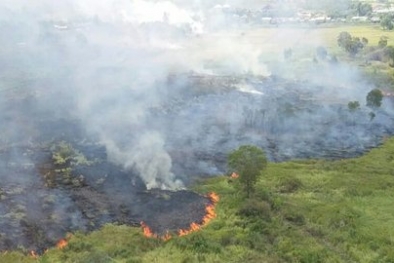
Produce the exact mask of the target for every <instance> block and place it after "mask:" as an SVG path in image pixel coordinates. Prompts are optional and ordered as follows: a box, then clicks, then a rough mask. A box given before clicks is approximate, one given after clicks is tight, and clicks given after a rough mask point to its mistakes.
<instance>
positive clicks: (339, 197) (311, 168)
mask: <svg viewBox="0 0 394 263" xmlns="http://www.w3.org/2000/svg"><path fill="white" fill-rule="evenodd" d="M393 164H394V139H389V140H387V141H386V142H385V144H384V145H383V146H381V147H380V148H378V149H374V150H372V151H371V152H370V153H368V154H366V155H365V156H362V157H360V158H356V159H347V160H340V161H324V160H305V161H292V162H285V163H269V164H268V166H267V169H266V170H265V172H264V176H262V177H260V178H259V180H258V182H257V185H256V191H255V193H254V194H253V196H252V197H251V198H249V199H244V198H243V195H242V194H240V193H239V190H237V188H236V187H234V183H233V182H232V180H229V179H228V178H227V177H216V178H212V179H209V180H203V181H201V182H200V183H198V184H197V185H196V186H195V190H196V191H198V192H202V193H207V192H210V191H214V192H217V193H218V194H219V195H220V197H221V201H220V202H219V203H218V205H217V209H216V210H217V214H218V217H217V218H216V219H215V220H213V221H212V222H211V223H210V224H209V225H207V226H206V227H204V228H203V230H202V231H200V232H196V233H193V234H190V235H188V236H185V237H177V238H173V239H171V240H169V241H167V242H164V241H161V240H157V239H149V238H145V237H144V236H143V235H142V231H141V230H140V229H137V228H131V227H126V226H116V225H107V226H105V227H104V228H103V229H101V230H100V231H96V232H93V233H91V234H89V235H84V234H81V233H76V234H75V235H74V236H73V237H72V238H71V240H70V241H69V245H68V246H67V247H66V248H65V249H63V250H59V249H56V248H52V249H50V250H49V251H48V252H47V253H46V254H45V255H44V256H42V257H40V258H39V259H38V260H36V259H33V258H30V256H23V255H21V254H18V253H16V252H13V253H4V254H1V255H0V261H1V262H3V263H15V262H23V263H24V262H40V263H57V262H62V263H67V262H70V263H71V262H73V263H87V262H95V263H97V262H119V263H120V262H122V263H126V262H311V263H312V262H313V263H314V262H393V261H394V252H393V249H392V247H393V244H394V228H393V227H392V226H393V225H394V206H393V205H392V200H393V197H394V176H393V174H394V165H393ZM235 180H237V179H235Z"/></svg>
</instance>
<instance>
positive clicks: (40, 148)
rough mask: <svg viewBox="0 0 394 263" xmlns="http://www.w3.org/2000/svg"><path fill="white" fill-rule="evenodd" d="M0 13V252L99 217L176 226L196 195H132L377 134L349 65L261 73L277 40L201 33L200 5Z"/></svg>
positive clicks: (325, 151) (352, 150)
mask: <svg viewBox="0 0 394 263" xmlns="http://www.w3.org/2000/svg"><path fill="white" fill-rule="evenodd" d="M138 5H139V6H138ZM195 6H196V2H193V7H195ZM197 6H198V5H197ZM153 9H154V10H153ZM146 10H148V11H149V10H150V11H149V12H148V14H147V13H146V12H147V11H146ZM152 10H153V11H152ZM0 12H1V14H2V16H1V24H0V26H1V29H2V30H1V31H0V39H1V40H2V46H1V50H0V55H1V59H0V67H1V69H2V71H1V79H0V84H1V94H2V96H1V98H0V102H1V103H0V107H1V112H0V121H1V125H2V130H1V137H0V140H1V147H0V149H1V163H0V165H1V167H2V172H1V174H0V175H1V184H0V209H1V212H2V213H1V215H2V216H0V225H1V227H0V248H1V249H12V248H15V247H18V246H19V245H22V246H23V247H25V248H26V249H44V248H45V247H47V246H48V245H51V244H54V242H56V240H57V239H59V238H61V237H62V236H64V235H65V233H66V232H73V231H76V230H84V231H89V230H93V229H97V228H98V227H100V226H101V225H102V224H104V223H108V222H119V223H125V224H136V223H138V222H139V221H140V220H144V221H146V222H147V223H148V225H151V226H152V227H153V228H154V229H155V230H156V231H158V232H164V231H165V230H166V229H170V230H176V229H177V228H185V227H187V226H188V225H189V224H190V223H191V222H193V221H195V220H200V219H201V218H202V216H203V214H204V207H205V205H206V203H207V202H208V200H207V199H206V198H204V197H202V196H199V195H196V194H193V193H190V192H187V191H179V192H171V191H158V190H155V191H151V192H149V191H148V192H146V191H145V190H146V189H147V188H161V189H172V190H174V189H182V188H184V187H185V186H187V185H188V184H189V183H191V182H192V181H193V179H194V178H198V177H201V176H212V175H217V174H221V173H224V172H226V167H225V162H226V154H227V153H228V152H229V151H230V150H232V149H234V148H236V147H237V146H239V145H243V144H254V145H258V146H260V147H262V148H264V149H265V151H266V153H267V155H268V157H269V159H270V160H271V161H283V160H287V159H293V158H311V157H313V158H344V157H352V156H357V155H360V154H362V153H363V152H365V151H366V150H368V149H370V148H372V147H375V146H377V145H378V144H379V143H381V141H382V138H383V137H384V136H386V135H391V134H392V133H393V127H394V126H393V118H392V106H391V101H390V100H389V99H385V100H384V103H383V105H382V107H381V108H380V109H377V110H374V111H375V115H376V116H375V117H374V118H371V117H370V115H369V113H370V112H371V109H370V108H368V107H366V106H365V96H366V95H367V93H368V92H369V91H370V90H371V89H372V88H373V85H371V84H369V83H367V82H365V81H364V80H363V79H362V75H361V74H360V73H359V72H357V70H354V69H352V68H350V67H348V66H345V65H341V64H339V65H331V64H327V63H326V64H324V65H325V66H322V67H319V68H317V67H316V66H313V67H312V66H311V68H310V70H308V71H307V72H306V73H305V74H304V75H302V76H297V78H295V77H294V76H292V77H291V78H290V77H289V74H288V72H287V70H286V69H287V67H286V64H285V63H278V64H275V67H269V66H267V65H266V64H265V63H263V61H264V57H265V56H266V53H265V52H266V51H265V48H266V47H267V46H270V45H277V46H278V47H277V48H278V49H279V50H283V48H286V47H287V45H288V43H286V46H281V45H280V44H278V43H283V41H280V40H281V39H283V33H280V32H279V31H278V33H277V34H273V35H272V39H271V41H272V42H270V43H266V44H265V45H262V46H259V45H253V44H251V43H249V39H248V38H247V36H248V35H247V34H246V37H245V36H244V35H242V34H241V33H240V32H239V31H231V32H228V31H226V30H225V28H219V31H220V32H207V31H204V30H210V27H209V25H207V26H205V25H204V21H209V22H212V19H204V17H205V16H206V17H208V15H209V14H206V13H204V12H206V9H205V7H204V10H201V11H200V10H192V9H191V8H187V5H186V6H185V5H181V6H177V5H175V4H174V3H170V2H165V3H163V2H161V4H159V3H154V2H143V1H133V2H128V1H105V2H104V1H102V2H94V3H93V2H90V1H79V2H76V1H66V2H62V3H61V4H60V3H57V4H54V3H53V2H51V1H36V3H35V4H30V3H29V2H27V1H12V2H7V1H4V2H3V3H2V4H1V10H0ZM144 12H145V13H144ZM210 14H211V15H212V13H210ZM216 14H217V13H216ZM219 16H220V14H219ZM216 19H217V20H216V21H219V22H220V21H223V20H222V19H221V18H220V17H216ZM219 22H218V23H216V25H220V23H219ZM217 29H218V28H217V27H215V30H217ZM278 30H280V29H278ZM288 37H289V38H290V39H293V40H294V39H296V36H288ZM279 41H280V42H279ZM317 41H318V40H317ZM354 100H358V101H360V103H361V105H362V107H361V108H360V109H359V110H357V111H355V112H350V111H349V110H348V109H347V103H348V102H349V101H354ZM59 156H60V157H61V158H60V157H59ZM59 158H60V159H59ZM158 208H160V209H158Z"/></svg>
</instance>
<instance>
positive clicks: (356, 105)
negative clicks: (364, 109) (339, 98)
mask: <svg viewBox="0 0 394 263" xmlns="http://www.w3.org/2000/svg"><path fill="white" fill-rule="evenodd" d="M347 107H348V108H349V110H350V111H351V112H354V111H356V110H358V109H359V108H360V103H359V102H358V101H350V102H349V103H348V104H347Z"/></svg>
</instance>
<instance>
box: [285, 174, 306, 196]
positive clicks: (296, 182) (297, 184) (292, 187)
mask: <svg viewBox="0 0 394 263" xmlns="http://www.w3.org/2000/svg"><path fill="white" fill-rule="evenodd" d="M302 185H303V184H302V181H301V180H300V179H298V178H296V177H286V178H283V179H281V180H280V183H279V191H280V192H281V193H294V192H295V191H297V190H298V189H299V188H301V187H302Z"/></svg>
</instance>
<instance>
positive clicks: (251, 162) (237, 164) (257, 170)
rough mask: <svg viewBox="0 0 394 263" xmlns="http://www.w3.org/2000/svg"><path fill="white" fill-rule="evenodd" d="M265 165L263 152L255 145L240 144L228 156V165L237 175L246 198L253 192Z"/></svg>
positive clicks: (265, 160) (265, 159)
mask: <svg viewBox="0 0 394 263" xmlns="http://www.w3.org/2000/svg"><path fill="white" fill-rule="evenodd" d="M266 166H267V158H266V156H265V153H264V151H263V150H262V149H260V148H258V147H256V146H252V145H244V146H240V147H239V148H238V149H236V150H234V151H232V152H231V153H230V154H229V156H228V167H229V169H231V171H232V172H236V173H237V174H238V175H239V183H240V185H241V187H242V189H243V191H244V192H245V193H246V195H247V197H248V198H249V197H250V195H251V194H252V193H253V192H254V190H255V185H256V183H257V180H258V178H259V177H260V176H261V172H262V170H264V169H265V168H266Z"/></svg>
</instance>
